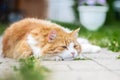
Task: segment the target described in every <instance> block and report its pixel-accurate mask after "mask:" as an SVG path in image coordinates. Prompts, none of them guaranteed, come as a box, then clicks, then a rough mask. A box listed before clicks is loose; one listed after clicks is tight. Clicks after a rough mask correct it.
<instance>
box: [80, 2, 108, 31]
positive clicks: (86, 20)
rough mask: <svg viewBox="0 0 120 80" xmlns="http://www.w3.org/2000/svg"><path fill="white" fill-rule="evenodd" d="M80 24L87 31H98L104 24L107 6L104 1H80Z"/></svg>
mask: <svg viewBox="0 0 120 80" xmlns="http://www.w3.org/2000/svg"><path fill="white" fill-rule="evenodd" d="M78 10H79V16H80V23H81V24H82V25H83V26H84V27H85V28H86V29H88V30H91V31H94V30H98V29H99V28H100V27H101V26H102V25H103V24H104V22H105V19H106V12H107V11H108V6H107V3H106V0H80V6H79V7H78Z"/></svg>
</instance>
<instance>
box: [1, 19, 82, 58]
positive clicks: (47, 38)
mask: <svg viewBox="0 0 120 80" xmlns="http://www.w3.org/2000/svg"><path fill="white" fill-rule="evenodd" d="M79 30H80V28H78V29H76V30H74V31H69V30H67V29H65V28H63V27H62V26H60V25H58V24H56V23H52V22H50V21H47V20H40V19H36V18H25V19H23V20H20V21H18V22H15V23H13V24H11V25H10V27H8V28H7V29H6V30H5V32H4V35H3V56H4V57H9V58H13V59H20V58H26V57H28V56H31V55H33V56H34V57H35V58H39V57H43V58H46V57H50V59H52V60H64V59H65V58H75V57H77V56H78V55H79V54H80V52H81V46H80V44H79V43H78V42H77V38H78V32H79Z"/></svg>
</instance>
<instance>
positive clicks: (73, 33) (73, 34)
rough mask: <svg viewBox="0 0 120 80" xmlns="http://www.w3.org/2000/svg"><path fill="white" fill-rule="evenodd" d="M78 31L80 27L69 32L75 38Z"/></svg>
mask: <svg viewBox="0 0 120 80" xmlns="http://www.w3.org/2000/svg"><path fill="white" fill-rule="evenodd" d="M79 31H80V28H78V29H76V30H74V31H72V32H71V34H72V36H74V37H76V38H77V37H78V33H79Z"/></svg>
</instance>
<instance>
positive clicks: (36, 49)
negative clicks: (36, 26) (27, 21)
mask: <svg viewBox="0 0 120 80" xmlns="http://www.w3.org/2000/svg"><path fill="white" fill-rule="evenodd" d="M27 43H28V45H29V46H30V48H31V49H32V52H33V56H34V57H36V58H38V57H39V56H41V54H40V52H41V49H40V48H39V47H37V46H36V45H37V43H38V42H37V41H36V40H35V39H34V38H33V37H32V35H30V34H29V35H28V36H27Z"/></svg>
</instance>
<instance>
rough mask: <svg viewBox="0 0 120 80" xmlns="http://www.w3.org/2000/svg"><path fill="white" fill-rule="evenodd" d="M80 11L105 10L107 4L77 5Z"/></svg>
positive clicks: (106, 9)
mask: <svg viewBox="0 0 120 80" xmlns="http://www.w3.org/2000/svg"><path fill="white" fill-rule="evenodd" d="M78 9H79V11H80V12H86V11H89V12H90V11H95V12H101V11H102V12H107V11H108V9H109V8H108V6H79V7H78Z"/></svg>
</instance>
